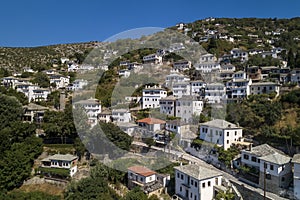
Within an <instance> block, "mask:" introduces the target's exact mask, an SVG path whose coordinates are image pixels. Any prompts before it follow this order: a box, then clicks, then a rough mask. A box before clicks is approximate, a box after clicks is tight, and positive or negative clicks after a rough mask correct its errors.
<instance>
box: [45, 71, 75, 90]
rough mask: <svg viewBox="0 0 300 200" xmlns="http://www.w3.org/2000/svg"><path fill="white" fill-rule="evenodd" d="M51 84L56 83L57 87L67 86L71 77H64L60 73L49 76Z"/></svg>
mask: <svg viewBox="0 0 300 200" xmlns="http://www.w3.org/2000/svg"><path fill="white" fill-rule="evenodd" d="M49 80H50V84H55V86H56V89H60V88H66V87H67V86H68V85H69V83H70V77H69V76H67V77H64V76H62V75H59V74H55V75H50V76H49Z"/></svg>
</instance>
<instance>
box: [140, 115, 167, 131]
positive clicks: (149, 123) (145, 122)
mask: <svg viewBox="0 0 300 200" xmlns="http://www.w3.org/2000/svg"><path fill="white" fill-rule="evenodd" d="M137 123H138V125H139V126H140V127H142V128H145V129H147V130H148V131H151V132H156V131H160V130H163V129H164V127H165V124H166V122H165V121H164V120H161V119H156V118H144V119H140V120H138V121H137Z"/></svg>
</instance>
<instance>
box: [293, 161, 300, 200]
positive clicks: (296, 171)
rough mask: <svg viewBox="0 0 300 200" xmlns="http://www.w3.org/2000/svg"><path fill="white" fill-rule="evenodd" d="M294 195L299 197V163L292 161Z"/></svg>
mask: <svg viewBox="0 0 300 200" xmlns="http://www.w3.org/2000/svg"><path fill="white" fill-rule="evenodd" d="M294 195H295V197H296V198H297V199H300V164H298V163H294Z"/></svg>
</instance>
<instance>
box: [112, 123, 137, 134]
mask: <svg viewBox="0 0 300 200" xmlns="http://www.w3.org/2000/svg"><path fill="white" fill-rule="evenodd" d="M117 125H118V127H119V128H120V129H121V130H122V131H123V132H125V133H127V134H128V135H129V136H133V133H134V132H135V130H136V128H137V127H138V125H136V124H134V123H129V122H119V123H118V124H117Z"/></svg>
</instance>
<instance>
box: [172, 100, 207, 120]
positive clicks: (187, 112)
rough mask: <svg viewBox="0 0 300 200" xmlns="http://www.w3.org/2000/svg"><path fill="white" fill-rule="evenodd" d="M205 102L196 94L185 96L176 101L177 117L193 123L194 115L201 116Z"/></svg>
mask: <svg viewBox="0 0 300 200" xmlns="http://www.w3.org/2000/svg"><path fill="white" fill-rule="evenodd" d="M203 106H204V103H203V101H202V100H199V99H198V98H197V97H195V96H183V97H181V98H179V99H177V101H176V113H175V114H176V117H180V118H181V121H182V122H185V123H191V122H193V117H195V116H199V115H200V114H201V112H202V110H203Z"/></svg>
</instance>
